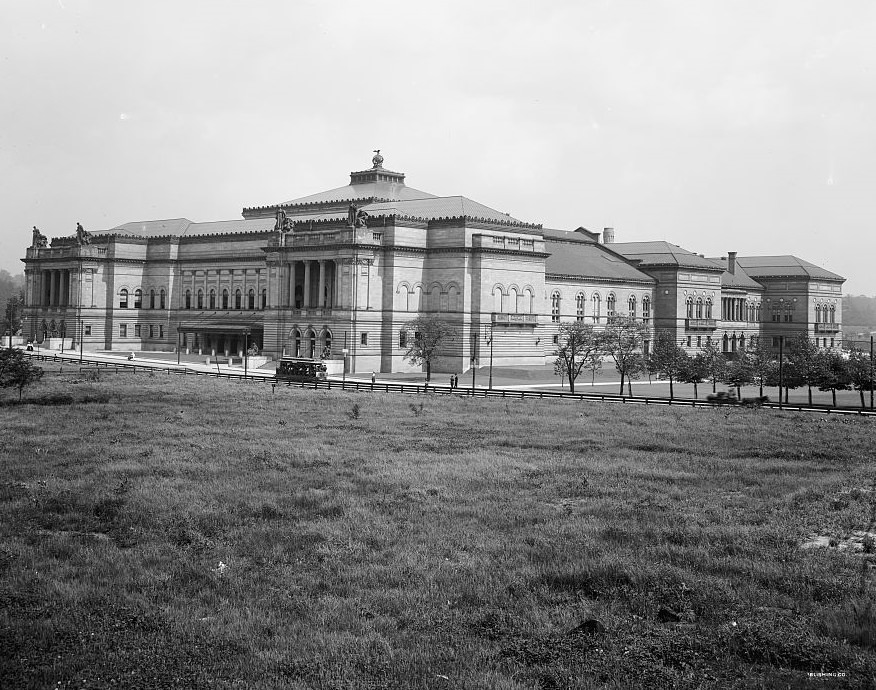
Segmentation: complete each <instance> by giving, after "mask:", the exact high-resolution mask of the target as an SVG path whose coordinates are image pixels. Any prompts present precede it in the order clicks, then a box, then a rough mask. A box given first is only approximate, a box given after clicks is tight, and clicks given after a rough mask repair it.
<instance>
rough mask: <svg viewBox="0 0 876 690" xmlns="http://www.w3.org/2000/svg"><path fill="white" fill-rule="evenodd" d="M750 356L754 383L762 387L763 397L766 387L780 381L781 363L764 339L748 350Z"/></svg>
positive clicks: (761, 393)
mask: <svg viewBox="0 0 876 690" xmlns="http://www.w3.org/2000/svg"><path fill="white" fill-rule="evenodd" d="M748 355H749V360H748V361H749V363H750V365H751V373H752V376H753V378H754V383H756V384H757V385H758V386H759V387H760V393H759V395H760V396H761V397H763V387H764V386H768V385H776V384H775V383H773V382H774V381H777V380H778V376H779V363H778V361H777V360H776V355H775V353H774V352H773V351H772V349H771V348H770V347H769V346H767V344H766V342H765V341H764V339H763V338H758V339H757V341H756V344H755V346H754V347H753V348H752V349H750V350H748Z"/></svg>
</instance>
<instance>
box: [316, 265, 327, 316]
mask: <svg viewBox="0 0 876 690" xmlns="http://www.w3.org/2000/svg"><path fill="white" fill-rule="evenodd" d="M316 306H317V307H319V308H320V309H322V308H323V307H325V259H320V260H319V293H318V294H317V297H316Z"/></svg>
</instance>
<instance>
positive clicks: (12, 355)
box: [0, 347, 43, 401]
mask: <svg viewBox="0 0 876 690" xmlns="http://www.w3.org/2000/svg"><path fill="white" fill-rule="evenodd" d="M42 377H43V370H42V369H41V368H40V367H38V366H35V365H33V364H31V363H30V360H29V359H28V358H27V357H25V356H24V353H23V352H21V350H15V349H13V348H11V347H10V348H7V349H5V350H0V387H2V388H17V389H18V399H19V401H20V400H21V394H22V392H23V391H24V389H25V387H27V386H29V385H30V384H31V383H35V382H36V381H39V380H40V379H41V378H42Z"/></svg>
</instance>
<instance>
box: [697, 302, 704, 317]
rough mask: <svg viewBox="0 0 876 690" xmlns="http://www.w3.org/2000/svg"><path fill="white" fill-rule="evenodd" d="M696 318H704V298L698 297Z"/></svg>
mask: <svg viewBox="0 0 876 690" xmlns="http://www.w3.org/2000/svg"><path fill="white" fill-rule="evenodd" d="M696 318H698V319H701V318H703V298H702V297H697V306H696Z"/></svg>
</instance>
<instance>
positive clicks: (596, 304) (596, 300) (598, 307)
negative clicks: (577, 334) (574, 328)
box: [590, 292, 602, 323]
mask: <svg viewBox="0 0 876 690" xmlns="http://www.w3.org/2000/svg"><path fill="white" fill-rule="evenodd" d="M590 304H592V305H593V309H591V312H592V314H593V323H599V316H600V315H601V314H602V298H601V297H600V296H599V293H598V292H594V293H593V296H592V297H591V298H590Z"/></svg>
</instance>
